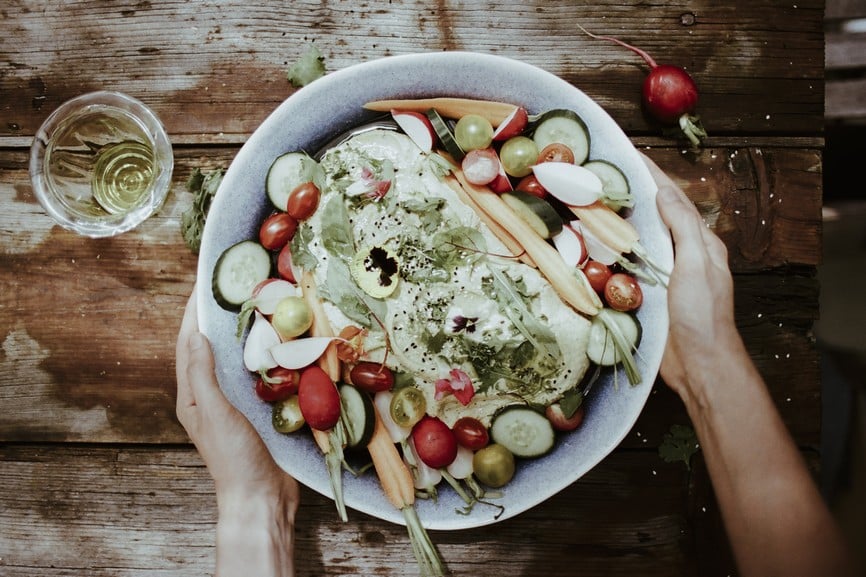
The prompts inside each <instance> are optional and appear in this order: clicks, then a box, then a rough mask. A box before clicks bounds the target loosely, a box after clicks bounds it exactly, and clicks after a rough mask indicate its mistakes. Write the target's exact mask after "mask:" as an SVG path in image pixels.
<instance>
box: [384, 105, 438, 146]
mask: <svg viewBox="0 0 866 577" xmlns="http://www.w3.org/2000/svg"><path fill="white" fill-rule="evenodd" d="M391 118H393V119H394V122H396V123H397V126H399V127H400V129H401V130H403V132H405V133H406V136H408V137H409V138H410V139H411V140H412V142H414V143H415V145H416V146H418V148H420V149H421V150H422V151H423V152H430V151H431V150H433V143H434V142H435V141H436V131H435V130H433V125H432V124H431V123H430V119H429V118H427V116H425V115H424V114H421V113H420V112H413V111H411V110H392V111H391Z"/></svg>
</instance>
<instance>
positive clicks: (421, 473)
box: [403, 439, 442, 489]
mask: <svg viewBox="0 0 866 577" xmlns="http://www.w3.org/2000/svg"><path fill="white" fill-rule="evenodd" d="M406 444H407V445H408V447H409V450H408V451H406V452H405V453H404V454H403V458H404V460H405V461H406V463H407V464H408V465H409V469H410V470H412V478H413V480H414V481H415V488H416V489H432V488H433V487H435V486H436V485H438V484H439V482H440V481H441V480H442V472H441V471H439V469H434V468H433V467H431V466H430V465H428V464H427V463H425V462H424V461H422V460H421V458H420V457H419V456H418V450H417V449H415V441H413V440H412V439H409V442H408V443H406Z"/></svg>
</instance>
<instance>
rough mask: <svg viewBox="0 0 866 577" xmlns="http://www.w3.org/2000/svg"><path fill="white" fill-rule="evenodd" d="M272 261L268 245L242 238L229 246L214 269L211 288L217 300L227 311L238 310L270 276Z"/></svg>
mask: <svg viewBox="0 0 866 577" xmlns="http://www.w3.org/2000/svg"><path fill="white" fill-rule="evenodd" d="M272 266H273V262H272V260H271V255H270V253H269V252H268V251H267V250H265V247H263V246H262V245H260V244H259V243H257V242H255V241H252V240H242V241H241V242H239V243H236V244H233V245H232V246H230V247H229V248H227V249H226V250H225V251H223V253H222V254H221V255H220V257H219V258H218V259H217V262H216V265H215V266H214V269H213V280H212V291H213V296H214V299H215V300H216V302H217V303H218V304H219V305H220V306H221V307H222V308H224V309H226V310H228V311H239V310H240V309H241V305H243V304H244V303H245V302H246V301H248V300H249V299H250V298H251V297H252V295H253V289H254V288H256V285H258V284H259V283H260V282H262V281H263V280H265V279H267V278H269V277H270V276H271V268H272Z"/></svg>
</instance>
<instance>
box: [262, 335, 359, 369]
mask: <svg viewBox="0 0 866 577" xmlns="http://www.w3.org/2000/svg"><path fill="white" fill-rule="evenodd" d="M336 340H343V339H340V338H337V337H305V338H299V339H292V340H290V341H286V342H284V343H279V344H277V345H274V346H272V347H271V348H270V352H271V355H273V357H274V360H275V361H276V362H277V364H279V365H280V366H281V367H283V368H286V369H303V368H304V367H307V366H309V365H311V364H313V363H314V362H316V361H317V360H318V358H319V357H321V356H322V355H323V354H324V353H325V349H327V348H328V345H330V344H331V342H333V341H336Z"/></svg>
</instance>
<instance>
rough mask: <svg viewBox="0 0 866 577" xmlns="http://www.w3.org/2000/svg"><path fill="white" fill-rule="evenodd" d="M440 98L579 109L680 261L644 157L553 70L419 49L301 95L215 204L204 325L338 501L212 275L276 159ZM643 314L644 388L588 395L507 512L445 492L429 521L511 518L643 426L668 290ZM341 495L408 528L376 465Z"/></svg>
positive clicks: (281, 447)
mask: <svg viewBox="0 0 866 577" xmlns="http://www.w3.org/2000/svg"><path fill="white" fill-rule="evenodd" d="M436 96H454V97H463V98H473V99H479V100H491V101H499V102H508V103H511V104H514V105H518V106H522V107H525V108H526V109H527V110H528V111H529V113H530V114H537V113H539V112H543V111H546V110H552V109H569V110H572V111H574V112H576V113H577V114H578V115H579V116H580V117H581V118H582V119H583V121H584V122H585V124H586V126H587V129H588V132H589V135H590V139H591V142H592V148H591V152H590V159H600V160H608V161H610V162H612V163H614V164H615V165H616V166H617V167H619V168H620V170H622V172H623V173H624V175H625V176H626V178H627V180H628V182H629V184H630V188H631V190H632V192H633V195H634V197H635V206H634V208H633V210H632V211H631V213H630V214H629V220H630V222H631V223H632V224H633V225H634V227H635V228H636V229H637V231H638V232H639V233H640V242H641V244H642V245H643V247H644V249H645V250H646V251H647V252H648V253H650V254H652V255H653V258H654V260H655V262H656V263H658V264H660V265H662V266H663V267H666V268H668V269H669V268H670V266H671V263H672V249H671V242H670V237H669V235H668V233H667V230H666V229H665V227H664V226H663V224H662V223H661V221H660V219H659V217H658V213H657V212H656V207H655V198H654V196H655V190H656V186H655V183H654V182H653V180H652V177H651V176H650V174H649V172H648V170H647V169H646V167H645V165H644V164H643V162H642V160H641V158H640V155H639V154H638V152H637V151H636V150H635V148H634V147H633V146H632V145H631V143H630V142H629V140H628V138H627V137H626V136H625V134H624V133H623V132H622V131H621V130H620V128H619V127H618V126H617V125H616V123H615V122H614V121H613V120H612V119H611V118H610V117H609V116H608V115H607V114H606V113H605V112H604V111H603V110H602V109H601V108H600V107H599V106H598V105H597V104H595V103H594V102H593V101H592V100H591V99H590V98H588V97H587V96H586V95H585V94H583V93H582V92H581V91H579V90H578V89H576V88H575V87H573V86H571V85H570V84H568V83H566V82H565V81H563V80H561V79H559V78H557V77H556V76H553V75H551V74H549V73H547V72H545V71H543V70H540V69H538V68H536V67H533V66H531V65H528V64H525V63H521V62H518V61H515V60H511V59H507V58H503V57H498V56H492V55H482V54H473V53H431V54H417V55H407V56H398V57H390V58H386V59H381V60H376V61H371V62H367V63H364V64H359V65H356V66H352V67H349V68H346V69H344V70H341V71H338V72H334V73H331V74H328V75H327V76H325V77H323V78H321V79H319V80H316V81H315V82H313V83H312V84H310V85H308V86H307V87H305V88H303V89H301V90H299V91H298V92H296V93H295V94H293V95H292V96H291V97H290V98H288V99H287V100H286V101H285V102H284V103H283V104H282V105H280V106H279V107H278V108H277V109H276V110H275V111H274V112H273V113H272V114H271V115H270V116H269V117H268V118H267V119H266V120H265V122H263V123H262V125H261V126H260V127H259V128H258V129H257V130H256V131H255V133H254V134H253V135H252V136H251V137H250V139H249V140H248V141H247V143H246V144H245V145H244V146H243V147H242V149H241V150H240V152H239V153H238V155H237V157H236V158H235V160H234V161H233V162H232V164H231V166H230V167H229V169H228V171H227V172H226V175H225V177H224V179H223V182H222V185H221V186H220V190H219V192H218V193H217V196H216V198H215V199H214V201H213V204H212V207H211V209H210V213H209V216H208V221H207V226H206V228H205V231H204V235H203V239H202V248H201V251H200V258H199V268H198V276H199V279H200V281H199V283H198V285H197V286H198V294H197V299H198V309H199V324H200V327H201V330H202V331H203V332H204V333H205V335H206V336H207V337H208V338H209V339H210V341H211V343H212V345H213V348H214V353H215V356H216V362H217V377H218V379H219V382H220V385H221V387H222V389H223V391H224V392H225V394H226V395H227V397H228V398H229V400H230V401H231V402H232V403H233V404H234V405H235V406H236V407H238V408H239V409H240V410H241V412H242V413H243V414H244V415H246V417H247V418H248V419H249V420H250V421H251V422H252V424H253V425H254V427H255V428H256V429H257V431H258V432H259V433H260V435H261V436H262V438H263V440H264V442H265V443H266V445H267V446H268V448H269V449H270V451H271V453H272V454H273V456H274V458H275V460H276V461H277V463H278V464H279V465H280V466H281V467H283V468H284V469H285V470H286V471H288V472H289V473H290V474H292V475H293V476H294V477H295V478H297V479H298V481H300V482H301V483H303V484H305V485H307V486H308V487H310V488H312V489H314V490H316V491H318V492H320V493H322V494H324V495H326V496H331V488H330V480H329V474H328V470H327V468H326V466H325V463H324V461H323V458H322V453H321V451H320V449H319V448H318V447H317V445H316V443H315V442H314V441H313V439H312V437H311V436H310V435H308V434H306V435H286V434H283V433H280V432H277V431H276V430H275V429H274V426H273V424H272V412H271V408H270V406H268V405H267V403H264V402H262V401H261V400H260V399H259V397H258V396H257V395H256V394H255V392H254V386H253V384H254V381H255V375H253V374H252V373H250V371H248V370H247V368H246V367H245V365H244V361H243V341H242V340H239V339H238V337H237V335H236V328H237V314H236V313H233V312H230V311H227V310H224V309H223V308H221V307H220V306H219V304H218V303H217V302H216V301H215V300H214V297H213V293H212V291H211V286H210V284H211V283H210V279H211V278H212V276H213V272H214V268H215V266H216V264H217V260H218V259H219V257H220V255H221V254H222V253H223V252H224V251H225V250H226V249H227V248H229V247H231V246H232V245H234V244H236V243H238V242H241V241H243V240H246V239H251V238H256V237H257V234H258V230H259V226H260V224H261V223H262V221H263V220H264V219H265V218H266V217H267V216H268V214H270V212H271V211H272V206H271V205H270V203H269V201H268V199H267V195H266V194H265V181H266V176H267V173H268V170H269V168H270V166H271V163H272V162H273V161H274V159H275V158H277V157H278V156H280V155H281V154H283V153H285V152H288V151H294V150H304V151H310V152H314V151H317V150H319V149H321V148H322V147H323V146H325V145H326V144H328V143H329V142H331V141H332V140H333V138H334V137H335V135H338V134H341V133H344V132H347V131H349V130H351V129H353V128H354V127H357V126H359V125H363V124H365V123H368V122H371V121H373V120H374V119H376V118H378V117H380V116H381V114H379V113H374V112H371V111H369V110H366V109H365V108H364V105H365V103H368V102H371V101H377V100H388V99H415V98H430V97H436ZM637 316H638V318H639V320H640V325H641V326H642V329H643V331H642V337H641V340H640V345H639V348H638V351H637V353H636V354H635V359H636V362H637V365H638V369H639V372H640V375H641V382H640V383H639V384H637V385H634V386H632V385H629V384H628V381H627V380H626V379H625V378H624V377H622V375H621V374H620V376H619V380H618V383H616V386H615V383H614V376H613V374H612V373H606V374H605V376H603V377H602V379H601V380H599V381H598V382H597V383H596V384H594V385H593V389H592V393H591V394H590V395H588V396H587V399H586V401H585V402H586V403H587V405H586V407H587V408H586V418H585V421H584V423H583V424H582V425H581V427H580V428H578V429H577V430H576V431H573V432H571V433H567V434H562V435H558V436H557V440H556V446H555V448H554V449H553V450H552V451H551V452H550V453H549V454H547V455H545V456H543V457H540V458H537V459H527V460H521V461H520V463H519V465H518V467H517V472H516V474H515V476H514V478H513V479H512V480H511V481H510V482H509V483H508V484H507V486H505V487H504V488H502V489H501V490H500V491H501V497H499V498H497V499H496V500H495V501H496V503H497V504H498V505H501V506H502V507H503V510H502V511H501V512H500V510H498V509H497V508H494V507H485V506H476V507H474V508H473V509H472V510H471V512H470V513H469V514H467V515H463V514H458V513H457V512H456V511H457V510H460V509H463V507H464V505H465V503H464V502H463V500H462V499H461V498H460V497H459V496H458V495H457V494H456V493H455V492H453V491H451V490H448V489H447V488H446V489H443V490H441V491H439V494H438V499H436V500H435V501H433V500H420V501H417V502H416V505H415V507H416V508H417V510H418V515H419V517H420V518H421V521H422V523H423V524H424V526H425V527H426V528H428V529H440V530H449V529H465V528H471V527H477V526H482V525H486V524H489V523H493V522H495V521H497V520H503V519H506V518H509V517H512V516H514V515H517V514H519V513H521V512H523V511H525V510H527V509H529V508H531V507H533V506H535V505H537V504H539V503H540V502H542V501H544V500H546V499H547V498H549V497H550V496H552V495H554V494H555V493H557V492H559V491H561V490H562V489H564V488H565V487H567V486H568V485H570V484H571V483H573V482H574V481H575V480H577V479H579V478H580V477H581V476H582V475H584V474H585V473H586V472H587V471H589V470H590V469H591V468H592V467H594V466H595V465H597V464H598V463H599V462H600V461H601V460H602V459H604V458H605V457H606V456H607V455H608V454H609V453H610V452H611V451H612V450H613V449H614V448H615V447H616V446H617V445H618V444H619V443H620V442H621V441H622V439H623V438H624V437H625V436H626V434H627V433H628V432H629V430H630V429H631V427H632V426H633V425H634V423H635V421H636V419H637V417H638V415H639V413H640V412H641V410H642V408H643V406H644V404H645V402H646V399H647V397H648V395H649V393H650V390H651V387H652V384H653V381H654V379H655V376H656V374H657V372H658V367H659V364H660V361H661V356H662V352H663V348H664V343H665V338H666V335H667V305H666V291H665V289H664V287H663V286H661V285H655V286H653V285H647V286H645V287H644V288H643V304H642V306H641V307H640V310H639V311H638V313H637ZM343 494H344V498H345V502H346V505H347V506H348V507H349V508H351V509H355V510H358V511H362V512H364V513H367V514H370V515H373V516H375V517H379V518H382V519H385V520H388V521H391V522H395V523H400V524H402V523H404V518H403V515H402V514H401V513H400V511H398V510H396V509H395V508H394V507H393V506H392V505H391V504H390V503H389V502H388V500H387V499H386V497H385V495H384V494H383V492H382V490H381V488H380V486H379V483H378V480H377V478H376V475H375V474H374V473H373V472H372V471H369V472H367V473H366V474H363V475H361V476H358V477H354V476H352V475H351V474H346V475H345V478H344V484H343Z"/></svg>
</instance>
